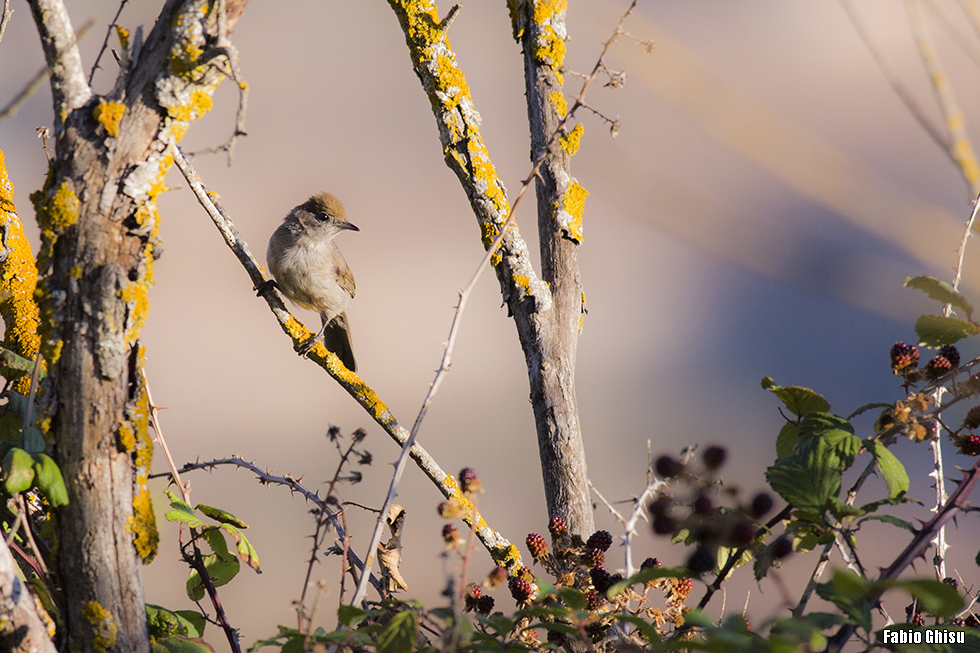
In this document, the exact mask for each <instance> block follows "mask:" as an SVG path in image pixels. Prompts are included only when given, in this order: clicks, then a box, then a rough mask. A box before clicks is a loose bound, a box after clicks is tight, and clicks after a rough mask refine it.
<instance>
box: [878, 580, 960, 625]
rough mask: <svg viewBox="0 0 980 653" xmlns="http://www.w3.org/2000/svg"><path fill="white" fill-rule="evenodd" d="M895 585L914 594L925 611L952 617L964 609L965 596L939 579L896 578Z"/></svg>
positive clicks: (893, 583)
mask: <svg viewBox="0 0 980 653" xmlns="http://www.w3.org/2000/svg"><path fill="white" fill-rule="evenodd" d="M890 584H891V585H892V586H893V587H896V588H898V589H901V590H905V591H906V592H908V593H909V594H910V595H912V596H914V597H915V598H916V600H917V601H918V603H919V605H920V606H921V607H922V609H923V610H924V611H925V612H928V613H929V614H934V615H936V616H938V617H951V616H953V615H955V614H957V613H959V612H960V611H961V610H962V609H963V597H961V596H960V594H959V592H957V591H956V590H955V589H953V588H952V587H951V586H949V585H947V584H946V583H943V582H942V581H938V580H926V579H922V580H896V581H892V582H891V583H890Z"/></svg>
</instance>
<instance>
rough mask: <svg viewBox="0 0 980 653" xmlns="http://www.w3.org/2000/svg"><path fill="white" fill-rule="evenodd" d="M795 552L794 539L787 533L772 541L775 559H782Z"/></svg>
mask: <svg viewBox="0 0 980 653" xmlns="http://www.w3.org/2000/svg"><path fill="white" fill-rule="evenodd" d="M792 552H793V541H792V540H791V539H789V538H788V537H786V536H785V535H784V536H783V537H781V538H779V539H778V540H776V541H775V542H773V543H772V558H773V560H782V559H783V558H785V557H786V556H788V555H789V554H791V553H792Z"/></svg>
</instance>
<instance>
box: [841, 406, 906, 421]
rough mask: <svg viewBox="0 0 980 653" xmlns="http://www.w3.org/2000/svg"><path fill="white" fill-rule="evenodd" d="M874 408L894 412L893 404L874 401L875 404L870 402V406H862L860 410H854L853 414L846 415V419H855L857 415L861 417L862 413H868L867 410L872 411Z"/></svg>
mask: <svg viewBox="0 0 980 653" xmlns="http://www.w3.org/2000/svg"><path fill="white" fill-rule="evenodd" d="M875 408H884V409H885V410H895V405H894V404H885V403H882V402H880V401H875V402H872V403H870V404H864V405H863V406H861V407H860V408H858V409H856V410H855V411H854V412H853V413H851V414H850V415H848V416H847V419H848V420H852V419H854V418H855V417H857V416H858V415H863V414H864V413H866V412H868V411H869V410H874V409H875Z"/></svg>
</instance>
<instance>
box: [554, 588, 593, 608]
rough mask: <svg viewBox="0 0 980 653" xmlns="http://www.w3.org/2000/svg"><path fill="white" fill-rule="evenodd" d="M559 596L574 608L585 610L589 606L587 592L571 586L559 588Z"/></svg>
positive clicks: (563, 601)
mask: <svg viewBox="0 0 980 653" xmlns="http://www.w3.org/2000/svg"><path fill="white" fill-rule="evenodd" d="M558 598H560V599H561V600H562V603H564V604H565V605H567V606H568V607H569V608H570V609H572V610H585V609H586V608H587V607H588V606H589V602H588V600H586V598H585V592H581V591H579V590H577V589H573V588H570V587H563V588H561V589H560V590H558Z"/></svg>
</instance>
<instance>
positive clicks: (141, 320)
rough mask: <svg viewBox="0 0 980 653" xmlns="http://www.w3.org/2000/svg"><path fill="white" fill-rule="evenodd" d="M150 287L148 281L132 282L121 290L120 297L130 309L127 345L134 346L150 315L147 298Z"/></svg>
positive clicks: (127, 319)
mask: <svg viewBox="0 0 980 653" xmlns="http://www.w3.org/2000/svg"><path fill="white" fill-rule="evenodd" d="M147 294H148V285H147V282H146V279H145V278H144V279H138V280H136V281H130V282H128V283H126V284H125V285H124V286H123V287H122V288H120V289H119V297H120V299H122V300H123V301H124V302H126V305H127V306H128V308H129V311H128V314H127V316H126V333H125V336H124V337H125V339H126V343H127V344H132V343H133V342H134V341H135V340H136V338H137V337H138V336H139V333H140V329H142V328H143V325H144V324H145V323H146V317H147V315H149V313H150V301H149V299H148V297H147Z"/></svg>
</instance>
